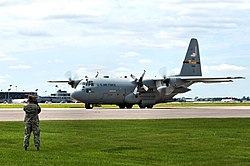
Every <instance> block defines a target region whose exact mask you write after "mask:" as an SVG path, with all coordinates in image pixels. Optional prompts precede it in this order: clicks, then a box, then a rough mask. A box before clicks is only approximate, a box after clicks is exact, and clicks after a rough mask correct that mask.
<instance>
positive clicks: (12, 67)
mask: <svg viewBox="0 0 250 166" xmlns="http://www.w3.org/2000/svg"><path fill="white" fill-rule="evenodd" d="M9 68H10V69H30V68H32V67H31V66H29V65H16V66H9Z"/></svg>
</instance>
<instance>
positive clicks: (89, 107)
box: [85, 103, 94, 109]
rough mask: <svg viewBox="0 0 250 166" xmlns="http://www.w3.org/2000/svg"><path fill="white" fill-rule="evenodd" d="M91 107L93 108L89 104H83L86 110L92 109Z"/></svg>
mask: <svg viewBox="0 0 250 166" xmlns="http://www.w3.org/2000/svg"><path fill="white" fill-rule="evenodd" d="M93 107H94V106H93V104H89V103H86V104H85V108H86V109H93Z"/></svg>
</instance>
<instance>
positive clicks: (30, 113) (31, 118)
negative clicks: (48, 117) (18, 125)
mask: <svg viewBox="0 0 250 166" xmlns="http://www.w3.org/2000/svg"><path fill="white" fill-rule="evenodd" d="M27 102H28V103H27V104H26V105H25V106H24V108H23V110H24V111H25V118H24V122H25V136H24V144H23V146H24V149H25V150H27V148H28V146H29V139H30V135H31V132H32V131H33V134H34V144H35V146H36V148H37V150H39V149H40V128H39V117H38V114H39V113H40V112H41V108H40V106H39V105H38V103H37V101H36V97H35V96H31V95H29V96H28V101H27Z"/></svg>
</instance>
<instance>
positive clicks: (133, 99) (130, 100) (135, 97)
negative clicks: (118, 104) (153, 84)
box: [125, 93, 141, 104]
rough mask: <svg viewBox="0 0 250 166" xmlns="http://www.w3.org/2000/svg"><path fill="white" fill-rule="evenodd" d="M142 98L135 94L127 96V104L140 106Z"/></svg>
mask: <svg viewBox="0 0 250 166" xmlns="http://www.w3.org/2000/svg"><path fill="white" fill-rule="evenodd" d="M140 100H141V99H140V97H139V95H136V94H134V93H130V94H128V95H127V96H125V102H126V103H129V104H138V103H140Z"/></svg>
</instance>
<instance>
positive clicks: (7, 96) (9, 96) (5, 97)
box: [0, 92, 37, 103]
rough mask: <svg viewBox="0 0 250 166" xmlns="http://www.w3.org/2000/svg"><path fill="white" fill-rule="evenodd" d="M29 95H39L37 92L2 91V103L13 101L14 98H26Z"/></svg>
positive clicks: (0, 97) (0, 101) (0, 94)
mask: <svg viewBox="0 0 250 166" xmlns="http://www.w3.org/2000/svg"><path fill="white" fill-rule="evenodd" d="M28 95H33V96H37V92H0V103H12V100H13V99H26V98H28Z"/></svg>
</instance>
